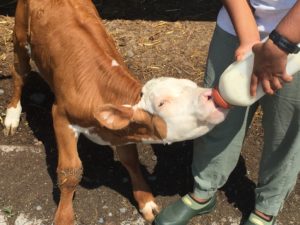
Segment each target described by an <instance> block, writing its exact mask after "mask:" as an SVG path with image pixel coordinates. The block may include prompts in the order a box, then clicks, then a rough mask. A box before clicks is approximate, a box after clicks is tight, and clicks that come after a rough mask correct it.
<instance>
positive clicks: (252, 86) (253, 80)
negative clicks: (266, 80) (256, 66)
mask: <svg viewBox="0 0 300 225" xmlns="http://www.w3.org/2000/svg"><path fill="white" fill-rule="evenodd" d="M257 85H258V78H257V76H255V74H252V76H251V84H250V95H251V96H256V90H257Z"/></svg>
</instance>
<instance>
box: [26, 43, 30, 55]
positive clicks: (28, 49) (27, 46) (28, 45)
mask: <svg viewBox="0 0 300 225" xmlns="http://www.w3.org/2000/svg"><path fill="white" fill-rule="evenodd" d="M25 48H26V50H27V54H28V55H29V56H31V47H30V44H29V43H26V45H25Z"/></svg>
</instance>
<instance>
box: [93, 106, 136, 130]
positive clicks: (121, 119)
mask: <svg viewBox="0 0 300 225" xmlns="http://www.w3.org/2000/svg"><path fill="white" fill-rule="evenodd" d="M132 116H133V110H132V108H131V107H126V106H121V105H112V104H106V105H104V106H101V107H100V108H98V109H97V111H96V112H95V113H94V117H95V119H96V120H97V121H98V122H99V123H100V125H101V126H103V127H106V128H108V129H111V130H120V129H123V128H125V127H127V126H128V124H129V123H130V121H131V118H132Z"/></svg>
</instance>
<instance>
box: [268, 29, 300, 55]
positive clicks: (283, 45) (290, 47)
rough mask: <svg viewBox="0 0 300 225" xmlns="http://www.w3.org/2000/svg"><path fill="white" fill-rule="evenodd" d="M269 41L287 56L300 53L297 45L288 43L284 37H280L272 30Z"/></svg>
mask: <svg viewBox="0 0 300 225" xmlns="http://www.w3.org/2000/svg"><path fill="white" fill-rule="evenodd" d="M269 39H270V40H272V42H273V43H274V44H275V45H276V46H277V47H278V48H280V49H281V50H282V51H284V52H286V53H287V54H296V53H298V52H299V51H300V48H299V46H298V44H297V43H294V42H291V41H289V40H288V39H287V38H286V37H284V36H283V35H281V34H280V33H279V32H277V31H276V30H273V31H272V32H271V33H270V34H269Z"/></svg>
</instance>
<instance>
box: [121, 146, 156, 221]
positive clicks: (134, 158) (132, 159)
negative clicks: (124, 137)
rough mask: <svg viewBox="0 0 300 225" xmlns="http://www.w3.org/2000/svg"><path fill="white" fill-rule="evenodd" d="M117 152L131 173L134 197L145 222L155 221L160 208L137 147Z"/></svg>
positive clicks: (123, 147) (124, 148)
mask: <svg viewBox="0 0 300 225" xmlns="http://www.w3.org/2000/svg"><path fill="white" fill-rule="evenodd" d="M116 150H117V153H118V156H119V159H120V161H121V163H122V165H123V166H125V168H126V169H127V171H128V173H129V176H130V179H131V183H132V188H133V196H134V198H135V200H136V201H137V203H138V206H139V210H140V212H141V213H142V215H143V217H144V218H145V220H147V221H150V222H151V221H153V220H154V217H155V214H156V213H158V211H159V207H158V206H157V205H156V203H155V201H154V197H153V195H152V193H151V191H150V188H149V186H148V185H147V183H146V181H145V179H144V177H143V175H142V172H141V168H140V163H139V159H138V152H137V148H136V145H124V146H118V147H116Z"/></svg>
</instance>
